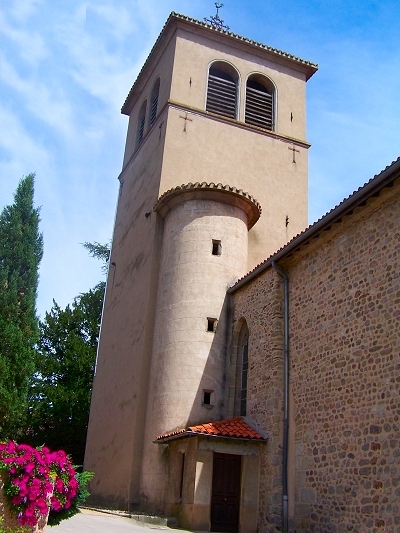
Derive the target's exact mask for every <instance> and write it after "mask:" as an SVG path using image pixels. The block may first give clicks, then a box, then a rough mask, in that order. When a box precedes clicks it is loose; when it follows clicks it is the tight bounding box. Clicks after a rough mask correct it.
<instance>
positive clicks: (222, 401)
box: [85, 13, 317, 512]
mask: <svg viewBox="0 0 400 533" xmlns="http://www.w3.org/2000/svg"><path fill="white" fill-rule="evenodd" d="M316 70H317V66H316V65H314V64H312V63H310V62H308V61H305V60H302V59H299V58H297V57H295V56H293V55H290V54H287V53H285V52H281V51H279V50H276V49H274V48H270V47H268V46H266V45H263V44H260V43H257V42H254V41H252V40H250V39H245V38H243V37H240V36H238V35H236V34H233V33H230V32H228V31H225V30H224V29H221V28H216V27H214V26H211V25H209V24H206V23H203V22H199V21H196V20H193V19H190V18H188V17H185V16H182V15H178V14H176V13H172V14H171V15H170V17H169V19H168V20H167V22H166V24H165V26H164V28H163V30H162V32H161V34H160V36H159V37H158V39H157V41H156V43H155V44H154V47H153V49H152V50H151V52H150V54H149V56H148V58H147V60H146V62H145V64H144V66H143V68H142V70H141V72H140V73H139V76H138V78H137V80H136V81H135V83H134V85H133V87H132V89H131V90H130V92H129V94H128V96H127V98H126V101H125V103H124V105H123V107H122V113H124V114H126V115H127V116H129V126H128V133H127V140H126V147H125V155H124V161H123V168H122V171H121V174H120V176H119V181H120V194H119V199H118V206H117V213H116V219H115V227H114V235H113V244H112V252H111V259H110V270H109V274H108V280H107V289H106V295H105V304H104V311H103V319H102V326H101V335H100V342H99V351H98V361H97V369H96V375H95V378H94V384H93V395H92V404H91V413H90V420H89V428H88V438H87V447H86V456H85V468H86V469H87V470H91V471H94V472H95V473H96V477H95V479H94V481H93V482H92V484H91V493H92V501H93V502H95V503H97V504H104V505H108V506H114V507H119V508H130V509H133V508H136V507H141V508H142V509H151V510H153V511H156V512H164V510H165V497H166V488H167V487H166V485H167V479H168V464H167V463H168V461H167V458H166V454H165V453H164V452H165V450H163V449H162V447H161V446H157V445H156V444H154V443H153V441H154V439H155V438H156V436H159V435H162V434H166V433H168V432H171V431H175V430H176V431H179V430H180V428H183V427H186V426H187V425H191V424H199V423H203V422H209V421H215V420H221V419H223V418H224V417H227V416H232V413H229V412H228V410H227V409H228V407H227V401H226V398H227V393H228V391H227V390H226V386H225V368H226V360H225V359H226V353H227V338H228V330H229V312H228V309H227V306H226V300H225V294H226V289H227V287H228V286H229V285H230V284H232V283H234V282H235V281H236V280H237V279H238V278H240V277H241V276H243V275H245V274H246V273H247V271H248V270H250V269H252V268H254V267H255V266H256V265H257V264H258V263H260V262H261V261H262V260H264V259H265V258H266V257H268V256H269V255H270V254H272V253H273V252H275V251H276V250H277V249H279V248H280V247H281V246H283V245H284V244H285V243H286V242H287V241H288V240H289V239H290V238H292V237H293V236H294V235H296V234H298V233H299V232H301V231H302V230H303V229H304V228H305V227H306V225H307V173H308V169H307V151H308V148H309V146H310V145H309V143H308V142H307V140H306V118H305V115H306V110H305V88H306V82H307V80H308V79H309V78H310V77H311V76H312V75H313V74H314V73H315V72H316Z"/></svg>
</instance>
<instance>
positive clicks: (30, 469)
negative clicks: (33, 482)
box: [25, 463, 36, 474]
mask: <svg viewBox="0 0 400 533" xmlns="http://www.w3.org/2000/svg"><path fill="white" fill-rule="evenodd" d="M35 468H36V465H35V463H28V464H27V465H26V467H25V472H26V473H27V474H32V472H33V471H34V470H35Z"/></svg>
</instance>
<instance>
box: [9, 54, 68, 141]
mask: <svg viewBox="0 0 400 533" xmlns="http://www.w3.org/2000/svg"><path fill="white" fill-rule="evenodd" d="M0 61H1V66H2V73H1V78H2V81H3V82H4V83H5V84H7V85H8V86H10V87H11V88H12V89H14V91H16V92H18V93H19V95H20V96H21V97H22V99H23V101H24V105H25V108H26V109H27V110H29V111H30V112H31V113H32V114H33V115H35V116H36V117H37V118H38V119H40V120H41V121H43V122H44V123H46V124H47V125H48V126H50V127H51V128H52V129H53V130H55V132H58V133H59V134H60V135H62V136H63V137H64V138H65V139H68V138H72V137H73V134H74V130H75V127H74V124H73V109H72V106H71V103H70V101H68V100H67V99H66V98H65V97H64V91H63V89H62V88H61V87H59V86H57V83H55V84H53V86H52V87H50V83H46V81H45V80H42V79H41V78H40V77H36V76H35V75H34V74H30V75H27V76H25V77H22V76H21V75H20V74H19V73H18V72H17V71H16V69H15V68H14V67H13V66H12V65H11V63H10V62H9V61H8V60H7V59H6V58H5V57H4V55H2V56H0Z"/></svg>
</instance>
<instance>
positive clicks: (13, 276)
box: [0, 174, 43, 440]
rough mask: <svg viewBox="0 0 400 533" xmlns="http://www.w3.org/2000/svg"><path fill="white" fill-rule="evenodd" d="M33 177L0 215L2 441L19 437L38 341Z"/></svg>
mask: <svg viewBox="0 0 400 533" xmlns="http://www.w3.org/2000/svg"><path fill="white" fill-rule="evenodd" d="M34 182H35V176H34V174H29V175H28V176H26V177H24V178H22V179H21V181H20V183H19V185H18V187H17V190H16V192H15V195H14V203H13V204H12V205H9V206H6V207H5V208H4V209H3V211H2V213H1V214H0V440H1V439H7V438H18V432H19V430H20V428H21V427H23V419H24V415H25V413H26V404H27V394H28V389H29V380H30V377H31V375H32V373H33V371H34V358H35V350H34V345H35V343H36V342H37V340H38V320H37V316H36V297H37V286H38V280H39V275H38V269H39V263H40V260H41V258H42V255H43V238H42V235H41V233H39V221H40V218H39V211H40V209H39V208H35V207H34V205H33V197H34Z"/></svg>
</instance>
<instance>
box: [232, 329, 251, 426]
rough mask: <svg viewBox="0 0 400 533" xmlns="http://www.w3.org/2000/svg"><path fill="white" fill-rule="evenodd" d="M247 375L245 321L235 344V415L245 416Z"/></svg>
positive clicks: (247, 344) (247, 330) (247, 338)
mask: <svg viewBox="0 0 400 533" xmlns="http://www.w3.org/2000/svg"><path fill="white" fill-rule="evenodd" d="M248 373H249V329H248V327H247V323H246V321H244V322H243V323H242V326H241V328H240V332H239V338H238V344H237V359H236V394H235V396H236V401H235V413H236V415H240V416H246V411H247V386H248Z"/></svg>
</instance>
